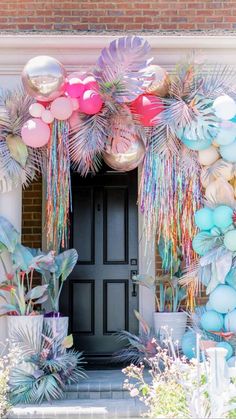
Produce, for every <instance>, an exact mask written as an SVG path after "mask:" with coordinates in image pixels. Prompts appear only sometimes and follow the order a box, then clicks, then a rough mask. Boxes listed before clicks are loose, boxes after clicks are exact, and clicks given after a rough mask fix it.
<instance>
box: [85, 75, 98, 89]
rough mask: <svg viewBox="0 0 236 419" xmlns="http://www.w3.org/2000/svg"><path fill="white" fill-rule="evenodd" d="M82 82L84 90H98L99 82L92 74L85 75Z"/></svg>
mask: <svg viewBox="0 0 236 419" xmlns="http://www.w3.org/2000/svg"><path fill="white" fill-rule="evenodd" d="M83 83H84V85H85V90H95V92H98V90H99V84H98V82H97V81H96V79H95V77H94V76H87V77H85V79H84V80H83Z"/></svg>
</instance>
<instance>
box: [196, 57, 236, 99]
mask: <svg viewBox="0 0 236 419" xmlns="http://www.w3.org/2000/svg"><path fill="white" fill-rule="evenodd" d="M201 91H202V94H203V95H205V96H206V97H209V98H210V99H215V98H216V97H217V96H220V95H223V94H229V95H230V96H232V97H234V99H235V98H236V74H235V69H234V68H233V67H232V66H230V65H221V64H216V65H214V66H211V67H207V66H205V67H204V68H203V77H202V86H201Z"/></svg>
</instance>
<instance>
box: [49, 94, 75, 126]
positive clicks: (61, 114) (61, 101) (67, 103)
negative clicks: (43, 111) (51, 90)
mask: <svg viewBox="0 0 236 419" xmlns="http://www.w3.org/2000/svg"><path fill="white" fill-rule="evenodd" d="M50 110H51V113H52V115H53V116H54V118H55V119H58V120H59V121H66V120H67V119H69V118H70V117H71V115H72V113H73V107H72V103H71V100H70V99H69V98H68V97H58V98H57V99H55V100H54V101H53V102H52V104H51V109H50Z"/></svg>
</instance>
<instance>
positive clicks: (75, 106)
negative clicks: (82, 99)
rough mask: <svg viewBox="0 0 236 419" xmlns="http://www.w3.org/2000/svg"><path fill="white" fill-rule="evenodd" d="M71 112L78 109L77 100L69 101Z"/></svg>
mask: <svg viewBox="0 0 236 419" xmlns="http://www.w3.org/2000/svg"><path fill="white" fill-rule="evenodd" d="M71 103H72V108H73V111H78V109H79V100H78V99H75V98H73V99H71Z"/></svg>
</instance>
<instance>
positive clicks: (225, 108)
mask: <svg viewBox="0 0 236 419" xmlns="http://www.w3.org/2000/svg"><path fill="white" fill-rule="evenodd" d="M213 108H214V110H215V114H216V116H218V118H221V119H224V120H229V119H232V118H233V117H234V116H235V114H236V103H235V101H234V100H233V99H232V98H231V97H230V96H228V95H222V96H219V97H217V98H216V99H215V100H214V103H213Z"/></svg>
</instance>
